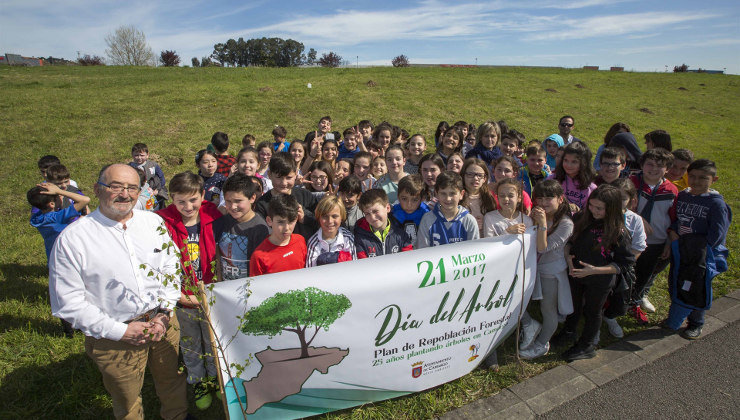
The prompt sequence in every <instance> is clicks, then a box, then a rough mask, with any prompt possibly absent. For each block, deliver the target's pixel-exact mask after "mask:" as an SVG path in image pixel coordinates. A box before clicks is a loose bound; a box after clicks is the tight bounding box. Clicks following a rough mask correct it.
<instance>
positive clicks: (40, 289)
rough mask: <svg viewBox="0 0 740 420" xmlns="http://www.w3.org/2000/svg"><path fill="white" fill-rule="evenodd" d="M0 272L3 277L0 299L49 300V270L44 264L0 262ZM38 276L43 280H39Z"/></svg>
mask: <svg viewBox="0 0 740 420" xmlns="http://www.w3.org/2000/svg"><path fill="white" fill-rule="evenodd" d="M0 273H2V276H3V278H4V280H3V281H2V284H3V287H0V301H8V300H37V299H44V300H46V301H48V300H49V297H48V296H49V285H48V281H47V279H48V277H47V276H48V275H49V270H48V269H47V268H46V266H45V265H40V264H39V265H21V264H0ZM39 277H41V278H43V279H44V281H43V282H42V281H39V280H38V278H39Z"/></svg>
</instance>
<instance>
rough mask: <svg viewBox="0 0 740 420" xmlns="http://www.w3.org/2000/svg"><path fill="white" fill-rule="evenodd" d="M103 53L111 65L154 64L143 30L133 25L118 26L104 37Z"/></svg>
mask: <svg viewBox="0 0 740 420" xmlns="http://www.w3.org/2000/svg"><path fill="white" fill-rule="evenodd" d="M105 43H106V44H107V45H108V48H107V49H106V50H105V54H106V55H107V56H108V58H110V61H111V63H112V64H113V65H121V66H151V65H154V64H155V59H154V52H153V51H152V47H150V46H149V45H148V44H147V43H146V36H145V35H144V32H142V31H140V30H139V29H137V28H136V27H135V26H133V25H129V26H120V27H118V29H116V31H115V32H114V33H112V34H108V36H106V37H105Z"/></svg>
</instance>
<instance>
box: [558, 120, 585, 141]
mask: <svg viewBox="0 0 740 420" xmlns="http://www.w3.org/2000/svg"><path fill="white" fill-rule="evenodd" d="M573 121H574V120H573V117H571V116H570V115H565V116H563V117H561V118H560V121H559V122H558V131H559V132H560V137H562V138H563V141H565V146H567V145H569V144H571V143H573V142H574V141H581V139H579V138H578V137H573V135H572V134H570V132H571V131H573Z"/></svg>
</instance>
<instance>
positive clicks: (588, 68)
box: [583, 66, 599, 70]
mask: <svg viewBox="0 0 740 420" xmlns="http://www.w3.org/2000/svg"><path fill="white" fill-rule="evenodd" d="M583 69H584V70H598V69H599V66H583Z"/></svg>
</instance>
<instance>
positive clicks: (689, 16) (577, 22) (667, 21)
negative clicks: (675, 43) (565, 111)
mask: <svg viewBox="0 0 740 420" xmlns="http://www.w3.org/2000/svg"><path fill="white" fill-rule="evenodd" d="M715 17H718V16H717V15H711V14H705V13H694V12H686V13H679V12H674V13H666V12H645V13H629V14H623V15H609V16H593V17H589V18H584V19H567V20H565V21H563V22H562V26H563V27H565V28H568V29H565V30H562V31H548V32H541V33H537V34H533V35H530V36H528V37H527V39H529V40H532V41H552V40H564V39H583V38H596V37H603V36H615V35H625V34H630V33H634V32H643V31H648V30H655V29H657V28H660V27H663V26H669V25H673V24H676V23H684V22H690V21H695V20H704V19H711V18H715Z"/></svg>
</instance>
